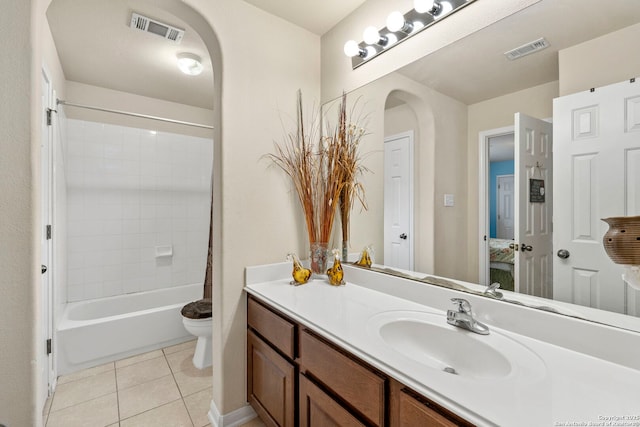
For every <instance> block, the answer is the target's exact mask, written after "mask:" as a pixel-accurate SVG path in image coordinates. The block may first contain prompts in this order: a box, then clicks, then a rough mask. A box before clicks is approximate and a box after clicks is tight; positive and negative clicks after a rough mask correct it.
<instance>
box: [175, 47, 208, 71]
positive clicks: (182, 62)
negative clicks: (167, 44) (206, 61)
mask: <svg viewBox="0 0 640 427" xmlns="http://www.w3.org/2000/svg"><path fill="white" fill-rule="evenodd" d="M176 57H177V58H178V68H179V69H180V71H182V72H183V73H185V74H187V75H189V76H197V75H198V74H200V73H202V70H203V66H202V58H200V57H199V56H198V55H196V54H193V53H187V52H183V53H179V54H178V55H176Z"/></svg>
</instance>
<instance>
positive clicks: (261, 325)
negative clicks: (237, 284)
mask: <svg viewBox="0 0 640 427" xmlns="http://www.w3.org/2000/svg"><path fill="white" fill-rule="evenodd" d="M247 323H248V324H249V326H250V327H251V328H253V329H254V330H255V331H256V332H257V333H258V334H260V335H262V336H263V337H264V338H265V339H266V340H267V341H269V342H270V343H271V344H273V345H274V346H276V347H277V348H278V350H280V351H281V352H282V353H283V354H285V355H286V356H288V357H289V358H291V359H293V358H294V357H295V325H294V324H293V323H291V322H289V321H288V320H286V319H284V318H282V317H281V316H279V315H278V314H276V313H274V312H273V311H271V310H269V309H268V308H266V307H265V306H263V305H262V304H260V303H258V302H257V301H255V300H254V299H253V298H249V300H248V303H247Z"/></svg>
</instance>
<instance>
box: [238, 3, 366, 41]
mask: <svg viewBox="0 0 640 427" xmlns="http://www.w3.org/2000/svg"><path fill="white" fill-rule="evenodd" d="M244 1H245V2H247V3H250V4H252V5H254V6H256V7H258V8H260V9H262V10H264V11H267V12H269V13H271V14H272V15H276V16H279V17H280V18H282V19H284V20H286V21H289V22H292V23H294V24H296V25H298V26H300V27H302V28H306V29H307V30H309V31H311V32H312V33H315V34H317V35H319V36H321V35H323V34H324V33H326V32H327V31H329V30H330V29H331V28H333V26H334V25H336V24H337V23H338V22H340V21H342V19H343V18H345V17H346V16H347V15H349V14H350V13H351V12H353V11H354V10H355V9H357V8H358V6H360V5H361V4H362V3H364V2H365V1H366V0H322V1H318V0H244Z"/></svg>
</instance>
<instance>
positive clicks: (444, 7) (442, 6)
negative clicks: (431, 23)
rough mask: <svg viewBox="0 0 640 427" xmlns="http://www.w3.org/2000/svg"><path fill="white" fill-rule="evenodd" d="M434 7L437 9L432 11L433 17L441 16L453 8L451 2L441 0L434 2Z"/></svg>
mask: <svg viewBox="0 0 640 427" xmlns="http://www.w3.org/2000/svg"><path fill="white" fill-rule="evenodd" d="M435 7H436V8H437V10H436V11H435V12H434V13H433V16H434V17H435V18H441V17H443V16H444V15H446V14H447V13H449V12H451V11H452V10H453V5H452V4H451V2H448V1H443V2H442V3H436V5H435ZM436 15H437V16H436Z"/></svg>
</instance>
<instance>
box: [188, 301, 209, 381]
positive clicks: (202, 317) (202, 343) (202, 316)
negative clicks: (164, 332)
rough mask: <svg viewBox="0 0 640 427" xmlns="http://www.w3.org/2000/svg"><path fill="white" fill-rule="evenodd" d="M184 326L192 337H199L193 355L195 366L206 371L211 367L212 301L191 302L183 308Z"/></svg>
mask: <svg viewBox="0 0 640 427" xmlns="http://www.w3.org/2000/svg"><path fill="white" fill-rule="evenodd" d="M181 313H182V324H183V325H184V328H185V329H186V330H187V332H189V333H190V334H192V335H195V336H196V337H198V341H197V343H196V350H195V353H194V354H193V366H195V367H196V368H198V369H204V368H207V367H209V366H211V363H212V355H211V334H212V326H213V319H212V317H211V300H210V299H203V300H199V301H194V302H190V303H189V304H187V305H185V306H184V307H182V311H181Z"/></svg>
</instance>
